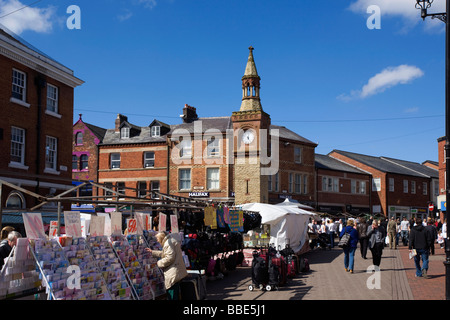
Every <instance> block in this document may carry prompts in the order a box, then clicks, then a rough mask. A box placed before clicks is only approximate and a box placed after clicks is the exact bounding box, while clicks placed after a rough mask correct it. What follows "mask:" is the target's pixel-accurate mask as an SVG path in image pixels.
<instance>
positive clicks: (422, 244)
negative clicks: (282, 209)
mask: <svg viewBox="0 0 450 320" xmlns="http://www.w3.org/2000/svg"><path fill="white" fill-rule="evenodd" d="M309 232H311V233H315V234H318V235H322V236H323V235H324V234H326V235H327V237H328V238H329V247H330V248H333V247H335V246H336V243H337V241H338V240H337V239H336V237H339V239H341V238H342V237H343V236H344V234H345V233H349V234H350V241H349V243H348V244H347V245H345V246H343V251H344V268H345V271H347V272H350V273H353V271H354V266H355V253H356V251H357V248H358V244H359V248H360V250H359V251H360V254H361V258H362V259H367V252H368V250H370V252H371V253H372V262H373V265H374V266H375V268H378V269H379V268H380V264H381V260H382V256H383V250H384V249H385V248H387V247H388V246H389V249H392V250H396V249H397V248H398V247H399V243H400V241H401V242H402V244H403V246H408V249H409V252H410V257H411V259H414V263H415V266H416V277H423V278H428V275H427V273H428V266H429V263H428V262H429V256H430V254H431V255H434V254H435V247H434V244H435V243H438V244H439V245H440V248H441V249H445V248H446V247H447V223H446V221H445V220H444V221H443V222H441V221H440V220H439V219H437V220H434V219H432V218H428V219H426V220H422V219H421V218H411V219H409V220H408V219H407V218H406V217H403V219H402V221H400V218H397V219H396V218H395V217H391V218H390V219H373V218H372V217H370V218H369V219H368V220H366V219H365V218H356V219H353V218H350V219H348V220H347V221H346V223H345V225H344V222H343V220H342V219H339V220H333V219H325V220H322V221H315V220H312V221H311V223H310V224H309Z"/></svg>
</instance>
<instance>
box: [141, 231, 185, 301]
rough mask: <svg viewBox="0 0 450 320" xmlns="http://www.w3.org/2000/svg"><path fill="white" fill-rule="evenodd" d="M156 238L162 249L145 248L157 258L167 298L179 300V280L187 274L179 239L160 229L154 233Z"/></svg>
mask: <svg viewBox="0 0 450 320" xmlns="http://www.w3.org/2000/svg"><path fill="white" fill-rule="evenodd" d="M156 240H157V241H158V242H159V243H160V244H161V246H162V251H156V250H151V249H150V248H147V249H146V251H147V252H150V253H151V254H152V255H153V256H154V257H156V258H160V259H159V260H158V267H160V268H161V269H162V270H163V271H164V280H165V287H166V290H167V295H168V300H179V296H180V281H181V280H182V279H183V278H184V277H186V276H187V275H188V273H187V270H186V266H185V264H184V261H183V254H182V251H181V241H180V240H179V239H176V235H174V234H168V233H167V232H164V231H160V232H159V233H158V234H157V235H156Z"/></svg>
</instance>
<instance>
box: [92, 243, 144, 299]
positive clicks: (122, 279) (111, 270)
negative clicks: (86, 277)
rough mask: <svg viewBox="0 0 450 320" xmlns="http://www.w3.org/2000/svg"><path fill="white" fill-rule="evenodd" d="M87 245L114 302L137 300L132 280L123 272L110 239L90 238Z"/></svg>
mask: <svg viewBox="0 0 450 320" xmlns="http://www.w3.org/2000/svg"><path fill="white" fill-rule="evenodd" d="M87 243H88V247H89V249H90V250H91V252H92V255H93V256H94V259H95V261H96V262H97V265H98V268H99V270H100V272H101V273H102V275H103V278H104V279H105V280H106V285H107V288H108V290H109V292H110V294H111V298H112V300H132V299H135V292H134V290H132V288H131V284H130V279H129V278H128V277H127V275H126V274H125V272H124V271H123V268H122V264H121V262H120V261H119V258H118V257H117V256H116V254H115V252H114V250H113V248H112V247H111V243H110V242H109V241H108V237H107V236H96V237H88V238H87Z"/></svg>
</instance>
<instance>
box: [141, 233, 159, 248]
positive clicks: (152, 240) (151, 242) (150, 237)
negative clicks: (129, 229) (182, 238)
mask: <svg viewBox="0 0 450 320" xmlns="http://www.w3.org/2000/svg"><path fill="white" fill-rule="evenodd" d="M157 233H158V232H157V231H154V230H144V238H145V240H146V241H147V245H148V246H149V248H150V249H152V250H162V246H161V244H160V243H159V242H158V241H157V240H156V234H157Z"/></svg>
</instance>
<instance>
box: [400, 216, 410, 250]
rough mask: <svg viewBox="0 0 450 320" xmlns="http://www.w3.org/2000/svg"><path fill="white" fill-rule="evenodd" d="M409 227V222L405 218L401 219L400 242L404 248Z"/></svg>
mask: <svg viewBox="0 0 450 320" xmlns="http://www.w3.org/2000/svg"><path fill="white" fill-rule="evenodd" d="M409 227H410V225H409V221H408V220H407V219H406V217H403V221H402V222H401V223H400V232H401V235H402V242H403V245H404V246H406V245H407V244H408V233H409Z"/></svg>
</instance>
